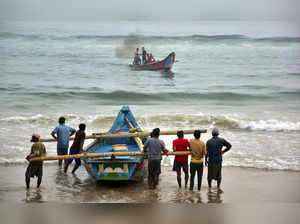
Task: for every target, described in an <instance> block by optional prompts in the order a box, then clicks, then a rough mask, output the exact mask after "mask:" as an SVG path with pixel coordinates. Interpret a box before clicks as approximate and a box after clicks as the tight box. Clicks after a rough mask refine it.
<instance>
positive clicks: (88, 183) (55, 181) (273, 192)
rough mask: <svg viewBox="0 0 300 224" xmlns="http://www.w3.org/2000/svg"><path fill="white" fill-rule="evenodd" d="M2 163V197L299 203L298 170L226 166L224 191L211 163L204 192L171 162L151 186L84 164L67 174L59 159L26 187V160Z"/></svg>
mask: <svg viewBox="0 0 300 224" xmlns="http://www.w3.org/2000/svg"><path fill="white" fill-rule="evenodd" d="M0 166H1V167H2V168H1V169H0V176H1V177H2V178H1V179H0V202H17V203H31V202H58V203H81V202H94V203H204V204H206V203H222V204H223V203H225V204H227V203H242V204H247V203H300V194H299V185H300V175H299V172H298V171H286V170H284V171H281V170H265V169H257V168H241V167H223V171H222V175H223V179H222V185H221V188H222V189H223V191H224V193H222V194H219V193H217V190H216V182H214V181H213V187H212V189H211V190H209V189H208V187H207V180H206V177H207V169H206V168H205V169H204V173H203V178H202V188H201V191H200V192H199V191H197V190H194V191H190V190H188V189H184V188H182V189H179V188H178V186H177V181H176V172H173V171H171V170H172V167H164V166H162V174H161V175H160V183H159V185H158V189H156V190H149V189H148V187H147V180H144V181H143V182H140V183H137V182H122V183H110V184H108V183H95V182H94V180H92V179H91V178H90V177H89V175H88V173H87V172H86V170H85V168H84V167H83V166H81V167H80V168H79V170H78V172H77V173H76V174H75V175H72V174H71V173H70V172H69V173H67V174H65V173H64V172H63V170H62V169H58V167H57V165H56V164H55V163H50V164H49V163H48V164H45V165H44V176H43V181H42V184H41V188H40V189H37V188H36V180H37V179H36V178H31V188H30V189H29V190H26V188H25V180H24V177H25V170H26V167H27V165H26V164H10V165H0ZM71 166H72V165H71ZM182 177H183V176H182ZM182 179H183V178H182ZM195 182H196V180H195ZM195 189H196V186H195Z"/></svg>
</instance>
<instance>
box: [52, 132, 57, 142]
mask: <svg viewBox="0 0 300 224" xmlns="http://www.w3.org/2000/svg"><path fill="white" fill-rule="evenodd" d="M51 135H52V137H53V138H54V139H56V140H57V137H56V133H55V132H54V131H52V132H51Z"/></svg>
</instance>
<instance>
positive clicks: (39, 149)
mask: <svg viewBox="0 0 300 224" xmlns="http://www.w3.org/2000/svg"><path fill="white" fill-rule="evenodd" d="M31 142H33V145H32V146H31V152H30V154H29V155H28V156H27V157H26V159H27V160H28V161H29V165H28V167H27V169H26V173H25V182H26V188H27V189H29V187H30V178H31V177H34V176H36V177H37V178H38V180H37V188H39V187H40V185H41V183H42V176H43V161H34V162H30V159H32V158H34V157H41V156H46V147H45V145H44V144H43V143H42V142H40V134H38V133H35V134H33V135H32V137H31Z"/></svg>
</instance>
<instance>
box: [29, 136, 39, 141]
mask: <svg viewBox="0 0 300 224" xmlns="http://www.w3.org/2000/svg"><path fill="white" fill-rule="evenodd" d="M38 141H39V139H38V138H37V137H35V136H32V137H31V142H38Z"/></svg>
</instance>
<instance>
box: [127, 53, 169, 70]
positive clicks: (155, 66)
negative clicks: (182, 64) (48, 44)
mask: <svg viewBox="0 0 300 224" xmlns="http://www.w3.org/2000/svg"><path fill="white" fill-rule="evenodd" d="M174 63H175V53H174V52H172V53H170V54H169V55H168V56H167V57H166V58H165V59H164V60H161V61H154V62H151V63H147V64H130V65H129V66H130V67H131V69H132V70H164V71H170V70H171V69H172V66H173V64H174Z"/></svg>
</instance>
